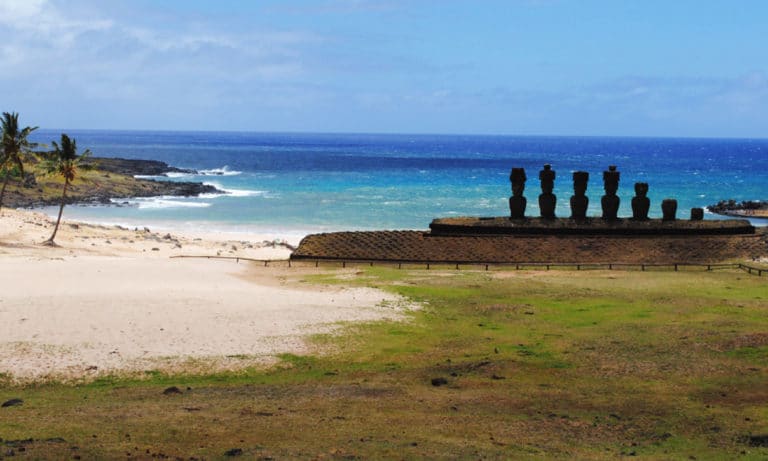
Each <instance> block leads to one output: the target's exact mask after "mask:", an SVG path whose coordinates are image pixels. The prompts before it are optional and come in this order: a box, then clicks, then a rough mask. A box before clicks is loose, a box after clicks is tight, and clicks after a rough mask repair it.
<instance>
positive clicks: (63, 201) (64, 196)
mask: <svg viewBox="0 0 768 461" xmlns="http://www.w3.org/2000/svg"><path fill="white" fill-rule="evenodd" d="M68 186H69V181H67V180H65V181H64V192H62V194H61V206H60V207H59V217H58V218H56V227H54V228H53V234H52V235H51V238H49V239H48V240H46V241H45V243H46V245H51V246H53V245H56V243H54V241H53V239H55V238H56V232H58V231H59V224H60V223H61V215H62V213H64V205H65V204H66V203H67V187H68Z"/></svg>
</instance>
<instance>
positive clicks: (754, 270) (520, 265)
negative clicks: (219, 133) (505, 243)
mask: <svg viewBox="0 0 768 461" xmlns="http://www.w3.org/2000/svg"><path fill="white" fill-rule="evenodd" d="M171 258H205V259H229V260H235V262H238V263H239V262H240V260H243V261H250V262H257V263H260V264H263V265H264V267H268V266H269V264H270V263H287V264H288V267H292V262H293V263H296V262H299V263H309V264H312V263H314V265H315V267H319V266H320V263H321V262H323V263H336V264H341V267H343V268H346V267H347V264H350V265H354V264H357V265H361V264H367V265H369V266H371V267H373V265H374V264H379V265H388V266H389V265H391V266H394V265H397V268H398V269H402V268H403V266H424V267H425V268H426V269H427V270H430V269H432V268H433V267H434V266H453V267H455V269H456V270H460V269H461V266H465V267H483V268H484V269H485V270H489V269H490V267H491V266H493V267H514V268H515V270H524V269H545V270H552V269H565V270H568V269H570V270H577V271H581V270H600V269H608V270H614V269H617V270H618V269H624V270H632V269H633V268H636V269H639V270H640V271H642V272H644V271H646V270H664V269H667V270H673V271H675V272H678V271H680V270H683V269H690V268H699V269H702V270H706V271H713V270H716V269H740V270H743V271H745V272H747V273H749V274H751V275H757V276H759V277H762V276H763V274H768V269H765V268H760V267H754V266H750V265H747V264H742V263H722V264H704V263H666V264H664V263H648V264H644V263H542V262H514V263H510V262H500V261H492V262H477V261H420V260H363V259H350V260H344V259H320V258H318V259H309V258H307V259H304V258H302V259H299V260H291V259H255V258H245V257H241V256H207V255H177V256H171Z"/></svg>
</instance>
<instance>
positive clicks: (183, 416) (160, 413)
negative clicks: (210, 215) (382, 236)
mask: <svg viewBox="0 0 768 461" xmlns="http://www.w3.org/2000/svg"><path fill="white" fill-rule="evenodd" d="M352 275H353V276H352V277H350V272H349V271H346V272H340V271H322V272H317V273H316V274H314V275H311V276H308V277H305V278H306V279H307V280H306V281H307V282H309V283H343V284H355V285H365V286H374V287H381V288H384V289H387V290H391V291H394V292H397V293H400V294H402V295H405V296H407V297H408V298H410V299H412V300H414V301H416V302H418V303H420V304H421V306H422V307H421V308H420V309H419V310H415V311H413V312H412V313H411V314H410V316H409V319H408V320H407V321H403V322H383V323H375V324H367V325H362V326H360V325H357V326H350V327H349V328H348V329H346V333H345V334H344V335H341V336H318V337H316V338H314V343H315V344H316V345H317V350H318V353H317V354H314V355H309V356H295V355H286V356H283V357H281V359H282V360H281V363H280V365H279V366H277V367H275V368H273V369H270V370H256V369H254V370H246V371H243V372H239V373H232V374H221V375H212V376H164V375H159V374H157V373H152V372H148V373H147V376H146V378H145V379H143V380H125V379H120V378H117V377H115V378H110V379H101V380H99V381H96V382H93V383H89V384H83V385H64V384H57V383H39V384H37V385H29V386H24V387H15V386H13V385H11V384H10V383H8V382H7V380H6V382H5V384H3V385H2V386H0V401H6V400H9V399H11V398H20V399H22V400H23V404H21V405H16V406H9V407H6V408H0V438H2V439H3V440H2V442H0V457H2V456H7V455H9V454H11V452H13V454H14V455H15V456H16V458H15V459H25V458H27V459H73V458H76V457H80V459H104V458H112V459H114V458H122V459H151V458H164V457H169V458H179V459H230V458H231V457H233V456H238V455H242V457H243V458H255V459H285V458H303V459H381V458H396V459H420V458H424V459H441V458H459V459H483V458H490V459H521V458H523V459H525V458H537V459H538V458H557V459H560V458H566V457H570V458H573V459H608V458H617V457H622V456H627V457H630V456H637V457H640V458H644V459H699V460H701V459H766V458H768V281H767V279H766V278H765V277H756V276H750V275H748V274H746V273H744V272H739V271H730V270H728V271H715V272H629V271H627V272H624V271H579V272H576V271H548V272H539V271H488V272H485V271H477V272H471V271H455V270H453V271H452V270H448V269H445V270H437V271H436V270H430V271H426V270H397V269H388V268H365V269H360V271H359V272H356V273H354V272H352ZM321 351H323V352H322V353H321ZM172 386H175V387H176V388H177V389H178V392H173V389H171V390H169V391H167V392H165V393H164V391H165V390H166V389H168V388H170V387H172Z"/></svg>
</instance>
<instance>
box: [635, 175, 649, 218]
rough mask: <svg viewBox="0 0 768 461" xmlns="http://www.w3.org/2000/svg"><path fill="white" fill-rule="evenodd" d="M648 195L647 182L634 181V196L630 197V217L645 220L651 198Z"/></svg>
mask: <svg viewBox="0 0 768 461" xmlns="http://www.w3.org/2000/svg"><path fill="white" fill-rule="evenodd" d="M647 195H648V183H647V182H636V183H635V196H634V197H632V219H636V220H638V221H645V220H646V219H648V210H650V209H651V200H650V199H649V198H648V197H647Z"/></svg>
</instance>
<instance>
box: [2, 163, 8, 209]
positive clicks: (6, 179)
mask: <svg viewBox="0 0 768 461" xmlns="http://www.w3.org/2000/svg"><path fill="white" fill-rule="evenodd" d="M8 179H10V175H9V174H8V172H7V171H6V172H5V180H4V181H3V189H2V190H1V191H0V211H2V209H3V197H5V188H6V186H8Z"/></svg>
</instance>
